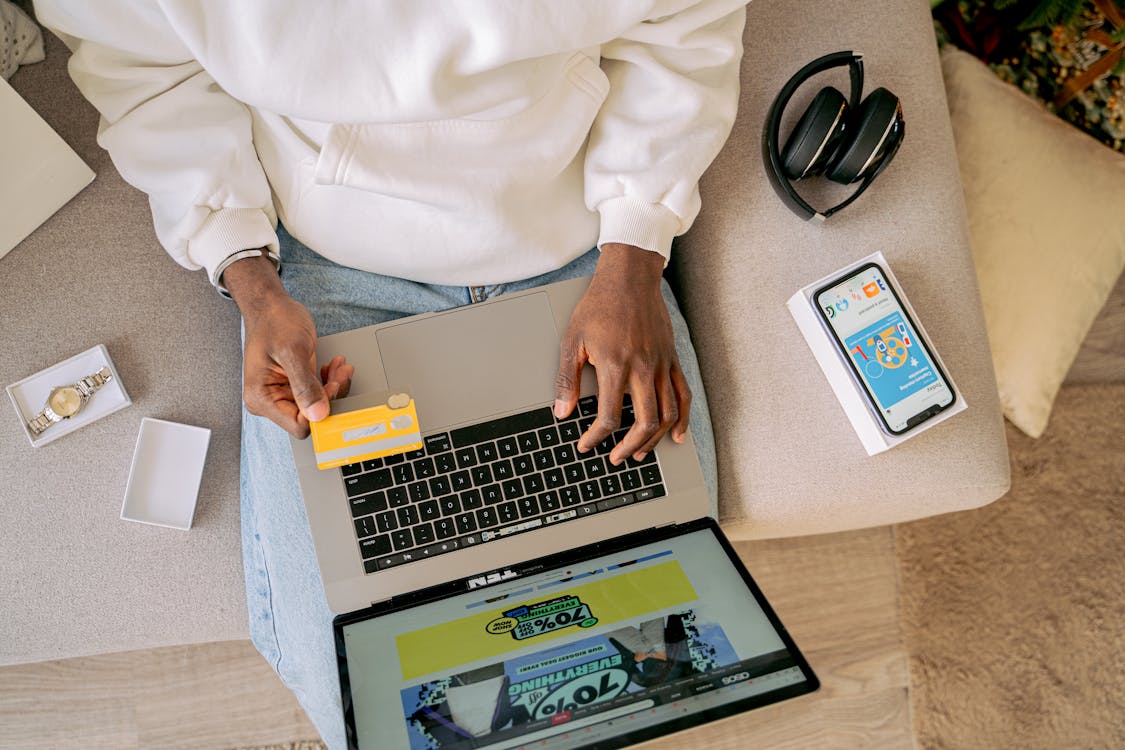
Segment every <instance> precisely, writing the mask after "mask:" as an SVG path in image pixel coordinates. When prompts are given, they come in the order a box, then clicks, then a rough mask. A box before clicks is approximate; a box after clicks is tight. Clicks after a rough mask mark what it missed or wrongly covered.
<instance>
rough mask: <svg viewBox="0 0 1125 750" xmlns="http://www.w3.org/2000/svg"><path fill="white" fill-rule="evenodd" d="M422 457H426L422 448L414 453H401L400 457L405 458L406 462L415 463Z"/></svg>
mask: <svg viewBox="0 0 1125 750" xmlns="http://www.w3.org/2000/svg"><path fill="white" fill-rule="evenodd" d="M424 455H426V451H425V450H424V449H422V448H419V449H418V450H416V451H407V452H406V453H403V454H402V457H403V458H405V459H406V460H407V461H417V460H418V459H419V458H421V457H422V456H424Z"/></svg>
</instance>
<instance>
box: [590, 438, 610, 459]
mask: <svg viewBox="0 0 1125 750" xmlns="http://www.w3.org/2000/svg"><path fill="white" fill-rule="evenodd" d="M614 445H615V443H614V442H613V435H608V436H606V438H605V439H604V440H602V441H601V442H600V443H598V444H597V445H595V446H594V453H596V454H598V455H599V456H605V455H608V454H609V452H610V451H612V450H613V446H614Z"/></svg>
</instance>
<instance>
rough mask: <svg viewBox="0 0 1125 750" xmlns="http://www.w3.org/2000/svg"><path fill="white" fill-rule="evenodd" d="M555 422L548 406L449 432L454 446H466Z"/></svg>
mask: <svg viewBox="0 0 1125 750" xmlns="http://www.w3.org/2000/svg"><path fill="white" fill-rule="evenodd" d="M554 423H555V417H554V416H553V415H552V414H551V410H550V409H548V408H547V407H546V406H544V407H541V408H539V409H532V410H531V411H525V412H522V413H520V414H513V415H511V416H510V417H501V418H500V419H493V420H491V421H489V422H481V423H480V424H474V425H470V426H469V427H462V428H460V429H457V430H452V431H451V432H450V433H449V434H450V437H451V439H452V440H453V447H454V448H464V447H465V446H466V445H476V444H477V443H483V442H484V441H485V440H495V439H496V438H499V437H505V436H507V435H515V434H516V433H518V432H526V431H527V430H534V429H537V428H539V427H547V426H548V425H552V424H554Z"/></svg>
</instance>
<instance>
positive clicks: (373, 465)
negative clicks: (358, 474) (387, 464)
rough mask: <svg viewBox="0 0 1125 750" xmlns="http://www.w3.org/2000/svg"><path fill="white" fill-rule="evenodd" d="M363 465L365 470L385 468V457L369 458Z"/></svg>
mask: <svg viewBox="0 0 1125 750" xmlns="http://www.w3.org/2000/svg"><path fill="white" fill-rule="evenodd" d="M362 466H363V470H364V471H377V470H379V469H381V468H383V459H381V458H369V459H367V460H366V461H364V462H363V464H362Z"/></svg>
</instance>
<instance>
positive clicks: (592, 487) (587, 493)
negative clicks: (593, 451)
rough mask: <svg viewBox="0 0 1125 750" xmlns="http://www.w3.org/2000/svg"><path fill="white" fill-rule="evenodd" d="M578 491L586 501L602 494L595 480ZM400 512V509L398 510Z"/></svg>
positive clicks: (583, 485)
mask: <svg viewBox="0 0 1125 750" xmlns="http://www.w3.org/2000/svg"><path fill="white" fill-rule="evenodd" d="M578 489H579V491H580V492H581V493H582V502H584V503H588V502H590V501H591V500H597V499H598V498H599V497H601V496H602V491H601V489H600V488H599V487H598V483H597V482H595V481H592V480H591V481H589V482H583V483H582V484H580V485H578ZM400 512H401V511H400Z"/></svg>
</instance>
